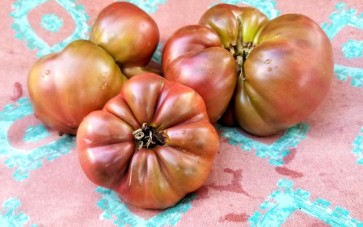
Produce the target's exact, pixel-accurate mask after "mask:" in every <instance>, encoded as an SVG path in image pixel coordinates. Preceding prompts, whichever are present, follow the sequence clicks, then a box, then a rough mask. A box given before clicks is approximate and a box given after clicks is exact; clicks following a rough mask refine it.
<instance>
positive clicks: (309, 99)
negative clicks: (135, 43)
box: [163, 4, 334, 136]
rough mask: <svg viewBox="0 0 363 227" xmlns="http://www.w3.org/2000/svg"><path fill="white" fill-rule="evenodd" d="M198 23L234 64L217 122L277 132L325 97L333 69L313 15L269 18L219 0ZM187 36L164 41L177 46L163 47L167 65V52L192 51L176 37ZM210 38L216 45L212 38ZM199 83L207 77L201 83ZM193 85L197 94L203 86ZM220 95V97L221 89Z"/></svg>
mask: <svg viewBox="0 0 363 227" xmlns="http://www.w3.org/2000/svg"><path fill="white" fill-rule="evenodd" d="M199 25H200V26H201V27H205V28H206V29H210V30H211V32H212V33H214V34H217V36H218V39H219V43H220V44H221V45H220V47H219V48H220V49H226V50H228V51H229V53H230V55H231V56H232V57H233V58H234V59H235V61H236V65H237V66H236V67H235V68H234V69H232V68H229V71H232V70H234V77H235V78H236V80H237V82H236V86H235V87H234V89H231V90H233V91H234V94H233V97H232V98H231V101H230V103H229V104H228V108H224V110H225V111H224V112H223V113H224V115H223V116H222V117H221V118H220V119H221V120H222V122H226V123H227V124H228V125H234V124H237V125H238V126H240V127H241V128H242V129H244V130H245V131H247V132H249V133H251V134H254V135H257V136H268V135H272V134H276V133H279V132H281V131H283V130H285V129H287V128H289V127H291V126H293V125H295V124H297V123H299V122H301V121H303V120H305V119H306V118H307V117H308V116H309V115H310V114H312V113H313V111H314V110H315V109H316V108H317V107H318V106H319V105H320V103H321V102H322V101H323V99H324V98H325V96H326V95H327V92H328V90H329V88H330V84H331V81H332V78H333V73H334V72H333V68H334V62H333V52H332V46H331V43H330V41H329V39H328V37H327V36H326V34H325V33H324V31H323V30H322V29H321V28H320V27H319V25H317V24H316V23H315V22H314V21H313V20H312V19H310V18H308V17H306V16H304V15H300V14H286V15H282V16H279V17H277V18H275V19H273V20H271V21H269V20H268V19H267V17H266V16H265V15H264V14H262V13H261V12H260V11H258V10H257V9H254V8H250V7H238V6H235V5H229V4H219V5H215V6H214V7H211V8H210V9H208V10H207V11H206V12H205V13H204V14H203V15H202V17H201V19H200V21H199ZM182 29H186V28H181V29H180V30H182ZM194 36H198V35H197V34H195V35H194ZM201 36H202V37H207V35H205V34H203V35H201ZM187 39H188V37H185V36H184V37H181V36H180V37H177V38H174V37H172V38H171V41H170V42H171V43H174V44H169V45H170V46H173V45H174V46H177V45H178V47H177V48H176V47H174V48H172V50H167V52H166V54H165V58H166V63H168V62H169V61H170V60H168V59H169V55H170V54H169V53H170V52H171V53H173V51H176V50H180V49H182V50H189V49H191V47H192V45H190V44H189V43H182V42H181V41H180V40H187ZM208 41H209V39H207V40H205V41H204V42H205V43H207V42H208ZM168 42H169V41H168ZM168 42H167V43H168ZM213 42H214V43H217V41H215V38H214V37H213ZM215 48H218V47H215ZM163 58H164V56H163ZM163 60H164V59H163ZM175 61H176V60H175ZM179 61H180V60H179ZM172 62H173V61H172ZM210 63H211V64H212V65H213V67H212V69H209V70H211V71H212V74H213V72H215V74H219V75H220V71H219V69H218V67H219V64H218V63H217V62H216V61H215V60H214V59H213V60H211V61H210ZM169 64H170V65H171V64H172V63H169ZM167 67H168V66H166V67H164V71H165V70H166V71H167V70H168V69H167ZM178 67H179V68H183V67H186V66H183V67H181V66H178ZM236 69H237V70H236ZM188 70H189V71H192V69H190V68H189V69H188ZM226 71H228V70H226ZM174 74H176V73H174ZM180 74H183V73H180ZM199 74H202V73H199ZM199 74H198V75H199ZM199 78H200V79H201V80H203V77H199ZM221 78H223V75H222V76H221ZM183 79H184V78H183ZM175 80H177V81H179V80H180V79H179V78H176V79H175ZM194 80H196V79H194ZM182 83H183V82H182ZM203 83H204V84H207V83H208V80H203V82H200V84H203ZM205 86H208V85H205ZM211 87H213V86H211ZM193 88H194V89H195V90H196V91H197V92H199V91H200V89H203V88H201V87H200V86H194V87H193ZM210 90H211V91H214V90H213V89H210ZM219 94H220V95H224V94H225V91H219ZM202 97H203V98H204V96H203V95H202ZM208 101H209V100H206V103H208Z"/></svg>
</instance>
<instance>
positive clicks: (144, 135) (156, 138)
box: [132, 123, 166, 150]
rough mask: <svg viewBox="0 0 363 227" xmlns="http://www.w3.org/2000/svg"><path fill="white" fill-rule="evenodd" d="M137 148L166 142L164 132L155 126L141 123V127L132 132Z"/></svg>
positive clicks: (151, 146)
mask: <svg viewBox="0 0 363 227" xmlns="http://www.w3.org/2000/svg"><path fill="white" fill-rule="evenodd" d="M132 134H133V135H134V139H135V142H136V147H137V149H139V150H140V149H142V148H146V149H149V148H154V147H156V146H163V145H165V144H166V137H165V133H164V132H163V131H161V130H159V129H158V128H156V127H153V126H151V125H148V124H147V123H143V124H142V126H141V128H139V129H136V130H135V131H133V132H132Z"/></svg>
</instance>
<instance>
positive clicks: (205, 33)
mask: <svg viewBox="0 0 363 227" xmlns="http://www.w3.org/2000/svg"><path fill="white" fill-rule="evenodd" d="M221 45H222V44H221V43H220V41H219V38H218V35H217V34H216V33H214V32H213V31H212V30H210V29H208V28H206V27H203V26H200V25H190V26H186V27H183V28H181V29H179V30H177V31H176V32H175V33H174V34H173V35H172V36H171V37H170V39H169V40H168V41H167V43H166V44H165V47H164V49H163V57H162V65H163V72H164V77H165V78H167V79H170V80H174V81H178V82H179V83H181V84H183V85H186V86H189V87H191V88H193V89H195V90H196V91H198V93H199V94H200V95H201V96H202V97H203V99H204V101H205V103H206V106H207V112H208V115H209V119H210V121H211V122H212V123H214V122H216V121H217V120H218V119H219V118H220V117H221V116H222V114H223V112H224V111H225V109H226V108H227V105H228V103H229V101H230V99H231V97H232V94H233V90H234V87H235V85H236V80H237V77H236V76H235V67H236V64H235V61H234V58H233V56H232V55H230V53H229V52H228V51H226V50H225V49H223V48H221Z"/></svg>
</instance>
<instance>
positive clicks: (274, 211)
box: [249, 179, 363, 227]
mask: <svg viewBox="0 0 363 227" xmlns="http://www.w3.org/2000/svg"><path fill="white" fill-rule="evenodd" d="M277 186H278V189H276V190H275V191H274V192H272V193H271V195H270V196H269V197H268V198H267V200H266V201H265V202H264V203H262V204H261V206H260V210H259V211H256V212H255V213H254V214H253V215H252V216H251V217H250V218H249V223H250V224H251V226H253V227H257V226H258V227H267V226H281V225H282V224H283V223H285V222H286V221H287V219H288V218H289V217H290V216H291V215H292V214H293V213H294V212H298V211H299V212H303V213H305V214H307V215H309V216H312V217H314V218H316V219H318V220H321V221H323V222H325V223H326V224H328V225H330V226H333V227H342V226H351V227H363V222H360V221H358V220H357V219H354V218H352V217H350V216H349V213H350V212H349V211H348V210H346V209H345V208H343V207H340V206H336V207H335V208H332V207H331V203H330V202H329V201H327V200H325V199H322V198H318V199H317V200H315V201H311V200H310V199H309V197H310V192H308V191H305V190H303V189H296V190H294V188H293V181H291V180H287V179H281V180H280V181H279V182H278V185H277Z"/></svg>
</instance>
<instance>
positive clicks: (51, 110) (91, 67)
mask: <svg viewBox="0 0 363 227" xmlns="http://www.w3.org/2000/svg"><path fill="white" fill-rule="evenodd" d="M126 80H127V78H126V77H125V76H124V75H123V74H122V73H121V71H120V69H119V67H118V66H117V64H116V63H115V61H114V59H113V58H112V57H111V56H110V55H109V54H108V53H107V52H106V51H105V50H104V49H102V48H101V47H99V46H97V45H96V44H94V43H92V42H90V41H88V40H77V41H73V42H72V43H70V44H69V45H68V46H67V47H66V48H64V49H63V50H62V51H61V52H58V53H53V54H49V55H47V56H44V57H43V58H40V59H39V60H38V61H37V62H35V64H34V65H33V66H32V68H31V70H30V72H29V76H28V91H29V96H30V99H31V101H32V104H33V107H34V112H35V115H36V116H37V117H38V118H39V119H40V120H41V121H42V122H43V123H44V124H45V125H46V126H47V127H48V128H51V129H54V130H58V131H60V132H62V133H67V134H73V135H75V134H76V132H77V128H78V126H79V124H80V123H81V121H82V119H83V117H85V116H86V115H87V114H89V113H90V112H92V111H94V110H98V109H102V107H103V105H104V104H105V103H106V102H107V101H108V100H109V99H110V98H112V97H114V96H116V95H117V94H118V93H119V92H120V89H121V86H122V84H123V83H124V82H125V81H126Z"/></svg>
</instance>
